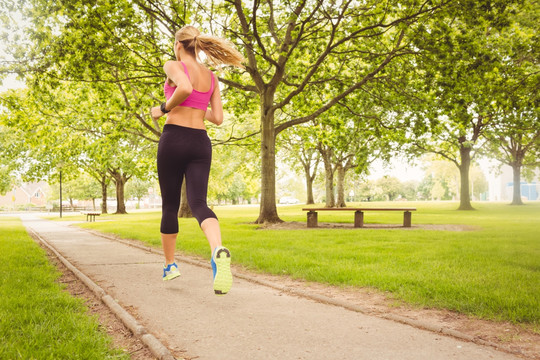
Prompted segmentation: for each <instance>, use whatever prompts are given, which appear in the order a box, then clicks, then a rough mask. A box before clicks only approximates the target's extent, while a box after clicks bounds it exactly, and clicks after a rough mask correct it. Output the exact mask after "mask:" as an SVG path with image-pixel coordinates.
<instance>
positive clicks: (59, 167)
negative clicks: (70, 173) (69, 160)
mask: <svg viewBox="0 0 540 360" xmlns="http://www.w3.org/2000/svg"><path fill="white" fill-rule="evenodd" d="M56 167H57V168H58V171H59V172H60V218H61V217H62V168H63V167H64V162H63V161H62V162H59V163H58V165H56Z"/></svg>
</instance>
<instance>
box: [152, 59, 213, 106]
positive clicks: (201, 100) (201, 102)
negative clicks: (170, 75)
mask: <svg viewBox="0 0 540 360" xmlns="http://www.w3.org/2000/svg"><path fill="white" fill-rule="evenodd" d="M180 63H181V64H182V66H183V67H184V72H185V73H186V75H187V77H188V79H189V80H190V81H191V78H190V77H189V73H188V69H187V66H186V64H184V63H183V62H181V61H180ZM210 74H211V75H212V84H211V85H210V90H208V91H207V92H202V91H197V90H195V89H193V92H192V93H191V94H190V95H189V96H188V97H187V98H186V100H184V102H183V103H181V104H180V105H178V106H185V107H190V108H195V109H201V110H203V111H206V109H208V104H209V103H210V97H212V93H213V92H214V73H212V72H211V71H210ZM174 90H176V86H170V85H169V84H167V81H165V85H164V86H163V92H164V93H165V98H166V99H167V100H169V98H170V97H171V96H172V94H173V93H174Z"/></svg>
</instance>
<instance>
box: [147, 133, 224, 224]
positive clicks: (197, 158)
mask: <svg viewBox="0 0 540 360" xmlns="http://www.w3.org/2000/svg"><path fill="white" fill-rule="evenodd" d="M211 162H212V144H211V143H210V139H209V138H208V135H207V134H206V130H203V129H193V128H188V127H184V126H179V125H172V124H166V125H165V126H164V128H163V133H162V134H161V138H160V139H159V146H158V153H157V170H158V178H159V187H160V188H161V198H162V215H161V233H163V234H176V233H177V232H178V209H179V207H180V191H181V189H182V181H183V178H184V175H185V177H186V190H187V200H188V203H189V207H190V208H191V212H192V213H193V215H194V216H195V218H196V219H197V221H198V222H199V226H200V225H201V223H202V222H203V221H204V220H205V219H208V218H215V219H217V216H216V214H214V212H213V211H212V210H210V208H208V205H207V204H206V194H207V191H208V175H209V173H210V163H211Z"/></svg>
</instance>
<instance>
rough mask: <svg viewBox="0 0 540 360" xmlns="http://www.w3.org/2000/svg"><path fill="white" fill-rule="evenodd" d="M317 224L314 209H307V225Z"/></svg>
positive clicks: (315, 225) (310, 226) (311, 226)
mask: <svg viewBox="0 0 540 360" xmlns="http://www.w3.org/2000/svg"><path fill="white" fill-rule="evenodd" d="M317 226H319V224H318V219H317V212H316V211H308V213H307V227H308V228H316V227H317Z"/></svg>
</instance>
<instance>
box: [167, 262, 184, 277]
mask: <svg viewBox="0 0 540 360" xmlns="http://www.w3.org/2000/svg"><path fill="white" fill-rule="evenodd" d="M179 276H180V271H179V270H178V265H176V263H175V262H174V263H172V264H169V265H167V266H163V281H167V280H172V279H174V278H177V277H179Z"/></svg>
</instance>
